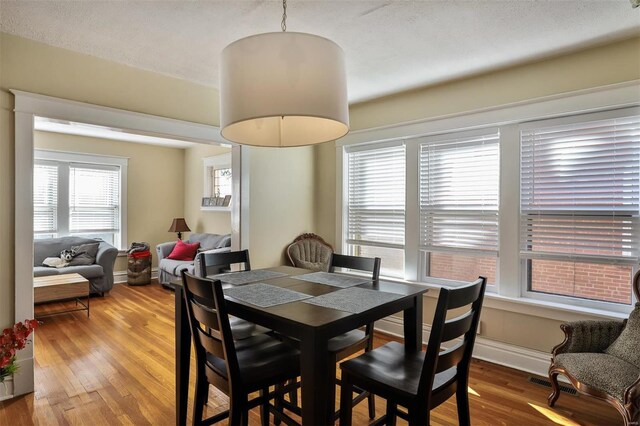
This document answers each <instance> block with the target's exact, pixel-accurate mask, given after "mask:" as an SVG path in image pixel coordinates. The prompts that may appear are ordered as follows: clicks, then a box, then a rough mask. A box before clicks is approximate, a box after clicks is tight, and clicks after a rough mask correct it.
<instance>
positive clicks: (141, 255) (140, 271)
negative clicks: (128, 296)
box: [127, 250, 151, 285]
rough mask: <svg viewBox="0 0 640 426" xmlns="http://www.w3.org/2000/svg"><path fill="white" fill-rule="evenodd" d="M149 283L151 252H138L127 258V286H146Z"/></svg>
mask: <svg viewBox="0 0 640 426" xmlns="http://www.w3.org/2000/svg"><path fill="white" fill-rule="evenodd" d="M150 283H151V252H150V251H148V250H147V251H139V252H134V253H131V254H129V255H128V256H127V284H129V285H147V284H150Z"/></svg>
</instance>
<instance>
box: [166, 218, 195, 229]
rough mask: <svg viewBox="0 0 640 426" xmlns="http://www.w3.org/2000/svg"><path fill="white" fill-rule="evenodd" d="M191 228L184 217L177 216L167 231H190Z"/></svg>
mask: <svg viewBox="0 0 640 426" xmlns="http://www.w3.org/2000/svg"><path fill="white" fill-rule="evenodd" d="M190 231H191V229H189V227H188V226H187V222H186V221H185V220H184V218H182V217H177V218H175V219H173V222H172V223H171V227H170V228H169V231H167V232H190Z"/></svg>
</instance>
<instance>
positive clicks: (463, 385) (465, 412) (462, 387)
mask: <svg viewBox="0 0 640 426" xmlns="http://www.w3.org/2000/svg"><path fill="white" fill-rule="evenodd" d="M456 404H457V405H458V424H459V425H460V426H471V415H470V414H469V384H468V382H467V380H460V381H459V382H458V388H457V389H456Z"/></svg>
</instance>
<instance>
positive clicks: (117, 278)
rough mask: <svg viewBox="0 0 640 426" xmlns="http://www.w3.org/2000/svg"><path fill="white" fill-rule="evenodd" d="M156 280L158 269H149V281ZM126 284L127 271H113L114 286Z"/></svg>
mask: <svg viewBox="0 0 640 426" xmlns="http://www.w3.org/2000/svg"><path fill="white" fill-rule="evenodd" d="M155 278H158V268H153V269H151V279H155ZM126 282H127V271H115V272H114V273H113V283H114V284H124V283H126Z"/></svg>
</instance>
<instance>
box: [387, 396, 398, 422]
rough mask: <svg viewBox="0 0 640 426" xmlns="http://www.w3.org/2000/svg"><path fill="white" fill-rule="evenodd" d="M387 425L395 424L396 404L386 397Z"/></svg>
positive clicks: (396, 415)
mask: <svg viewBox="0 0 640 426" xmlns="http://www.w3.org/2000/svg"><path fill="white" fill-rule="evenodd" d="M386 418H387V425H388V426H396V420H397V419H398V406H397V405H396V404H395V403H394V402H392V401H390V400H388V399H387V415H386Z"/></svg>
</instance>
